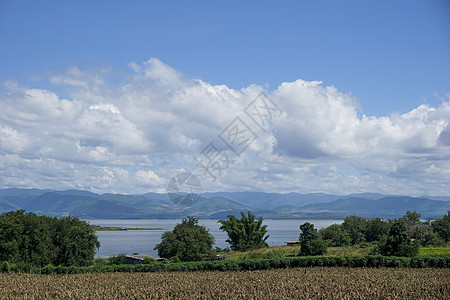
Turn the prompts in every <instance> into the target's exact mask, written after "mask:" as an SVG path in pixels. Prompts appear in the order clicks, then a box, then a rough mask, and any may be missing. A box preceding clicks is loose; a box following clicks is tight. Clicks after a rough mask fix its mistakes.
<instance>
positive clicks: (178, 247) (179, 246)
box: [155, 217, 214, 261]
mask: <svg viewBox="0 0 450 300" xmlns="http://www.w3.org/2000/svg"><path fill="white" fill-rule="evenodd" d="M213 245H214V237H213V236H212V234H210V233H209V231H208V229H206V227H205V226H200V225H198V219H196V218H193V217H187V218H186V219H183V220H182V221H181V223H180V224H177V225H176V226H175V228H174V229H173V230H172V231H166V232H164V233H163V234H162V237H161V243H159V244H157V245H156V246H155V250H158V255H159V256H160V257H162V258H177V259H179V260H181V261H197V260H209V259H211V258H213V256H214V252H213V249H212V247H213Z"/></svg>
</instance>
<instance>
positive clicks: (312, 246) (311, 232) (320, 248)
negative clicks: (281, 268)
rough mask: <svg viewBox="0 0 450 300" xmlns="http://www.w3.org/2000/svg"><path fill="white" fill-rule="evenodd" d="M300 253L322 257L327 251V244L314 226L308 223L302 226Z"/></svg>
mask: <svg viewBox="0 0 450 300" xmlns="http://www.w3.org/2000/svg"><path fill="white" fill-rule="evenodd" d="M300 230H301V233H300V237H299V241H300V253H299V255H302V256H304V255H322V254H324V253H325V252H326V251H327V247H326V245H325V242H324V241H323V240H322V239H321V238H320V235H319V233H318V232H317V229H315V228H314V225H313V224H311V223H309V222H306V223H304V224H302V225H300Z"/></svg>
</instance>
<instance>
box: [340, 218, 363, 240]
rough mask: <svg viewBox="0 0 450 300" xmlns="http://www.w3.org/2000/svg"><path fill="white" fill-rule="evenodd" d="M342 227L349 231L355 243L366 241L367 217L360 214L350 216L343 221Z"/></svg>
mask: <svg viewBox="0 0 450 300" xmlns="http://www.w3.org/2000/svg"><path fill="white" fill-rule="evenodd" d="M342 228H344V230H345V231H346V232H347V233H348V235H349V236H350V239H351V243H352V244H353V245H355V244H358V243H361V242H364V240H365V235H366V219H364V218H363V217H358V216H348V217H347V218H345V219H344V223H342Z"/></svg>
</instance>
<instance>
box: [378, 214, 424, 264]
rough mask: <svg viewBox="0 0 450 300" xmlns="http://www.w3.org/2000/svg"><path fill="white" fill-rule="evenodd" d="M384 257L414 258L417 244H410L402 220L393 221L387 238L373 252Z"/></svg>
mask: <svg viewBox="0 0 450 300" xmlns="http://www.w3.org/2000/svg"><path fill="white" fill-rule="evenodd" d="M375 251H377V252H379V254H381V255H386V256H407V257H409V256H415V255H417V253H418V252H419V244H418V243H415V242H414V243H413V242H411V238H410V236H409V234H408V229H407V228H406V225H405V224H404V222H402V220H395V221H394V222H393V224H392V226H391V228H390V229H389V236H387V237H385V238H383V239H382V240H381V241H380V242H379V243H378V245H377V249H376V250H375Z"/></svg>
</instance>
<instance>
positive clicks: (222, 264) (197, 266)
mask: <svg viewBox="0 0 450 300" xmlns="http://www.w3.org/2000/svg"><path fill="white" fill-rule="evenodd" d="M298 267H348V268H380V267H393V268H450V257H448V256H440V257H436V256H416V257H395V256H392V257H391V256H381V255H369V256H297V257H284V258H272V259H243V260H224V261H191V262H178V263H150V264H140V265H101V266H92V267H74V266H70V267H64V266H58V267H55V266H45V267H42V268H37V267H33V266H26V265H20V264H19V265H17V264H7V265H1V266H0V271H1V272H27V273H37V274H80V273H96V272H100V273H106V272H175V271H191V272H192V271H253V270H269V269H284V268H298Z"/></svg>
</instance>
